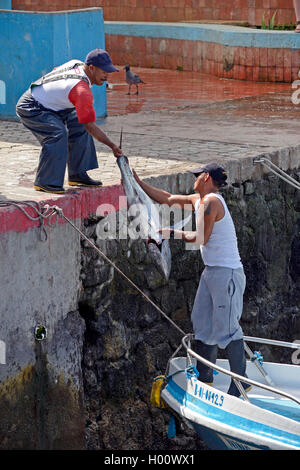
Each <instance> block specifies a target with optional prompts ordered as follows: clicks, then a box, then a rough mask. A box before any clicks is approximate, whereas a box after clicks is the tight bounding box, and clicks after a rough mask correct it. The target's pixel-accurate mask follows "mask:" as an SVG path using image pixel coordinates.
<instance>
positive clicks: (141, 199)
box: [117, 155, 191, 279]
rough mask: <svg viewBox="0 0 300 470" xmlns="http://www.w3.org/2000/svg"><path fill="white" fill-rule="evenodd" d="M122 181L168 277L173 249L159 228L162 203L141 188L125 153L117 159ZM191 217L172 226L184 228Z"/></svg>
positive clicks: (158, 263) (142, 231)
mask: <svg viewBox="0 0 300 470" xmlns="http://www.w3.org/2000/svg"><path fill="white" fill-rule="evenodd" d="M117 164H118V166H119V168H120V172H121V176H122V183H123V187H124V191H125V194H126V197H127V203H128V208H129V211H130V209H132V208H133V207H134V210H135V216H136V217H138V218H139V225H140V236H141V238H144V239H145V241H146V243H147V244H148V250H149V253H150V256H151V258H152V260H153V262H154V263H155V265H156V266H157V267H158V268H160V270H161V271H162V272H163V274H164V276H165V278H166V279H169V276H170V272H171V249H170V243H169V240H168V239H163V238H162V235H161V233H159V232H158V229H159V228H161V227H162V224H161V218H162V214H161V210H160V205H159V204H158V203H156V202H154V201H153V200H152V199H151V198H150V197H149V196H148V195H147V194H146V193H145V191H144V190H143V189H142V188H141V186H140V185H139V184H138V182H137V181H136V179H135V177H134V176H133V174H132V171H131V169H130V166H129V162H128V158H127V157H126V156H125V155H123V156H122V157H119V158H118V159H117ZM190 219H191V215H190V216H189V217H187V218H185V219H184V220H182V221H180V222H179V223H177V224H175V225H174V227H172V228H175V229H176V228H182V227H183V226H184V225H186V224H187V222H188V221H189V220H190Z"/></svg>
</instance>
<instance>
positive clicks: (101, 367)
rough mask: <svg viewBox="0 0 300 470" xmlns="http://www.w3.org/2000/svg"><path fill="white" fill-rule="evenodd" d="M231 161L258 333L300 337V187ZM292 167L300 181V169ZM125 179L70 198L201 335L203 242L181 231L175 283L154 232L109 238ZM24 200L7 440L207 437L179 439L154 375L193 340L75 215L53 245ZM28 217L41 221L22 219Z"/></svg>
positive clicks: (3, 371) (287, 163)
mask: <svg viewBox="0 0 300 470" xmlns="http://www.w3.org/2000/svg"><path fill="white" fill-rule="evenodd" d="M296 155H298V154H296V153H295V154H292V153H291V154H289V155H287V153H286V152H285V153H284V155H282V157H281V158H280V156H279V155H277V164H278V165H280V166H281V168H283V169H287V168H288V167H290V168H295V167H297V164H296V163H295V162H299V160H297V159H296ZM228 167H229V170H228V171H229V174H230V175H231V177H230V184H229V186H228V188H227V189H225V190H224V191H223V194H224V197H225V199H226V200H227V203H228V206H229V208H230V210H231V213H232V216H233V219H234V222H235V225H236V229H237V237H238V242H239V247H240V253H241V257H242V260H243V263H244V266H245V272H246V276H247V287H246V292H245V302H244V313H243V317H242V326H243V329H244V333H245V334H246V335H250V336H251V335H252V336H262V337H268V338H274V339H282V340H286V341H294V340H299V339H300V311H299V300H300V288H299V287H300V269H299V252H300V235H299V225H300V222H299V221H300V218H299V213H300V193H299V191H297V190H296V189H294V188H292V187H291V186H289V185H287V184H286V183H284V182H282V180H279V179H278V178H277V177H275V176H272V175H270V174H268V173H267V172H266V171H263V170H262V169H261V168H260V166H254V165H253V163H252V160H247V159H245V161H242V162H236V161H232V162H228V163H227V168H228ZM287 171H288V172H289V173H291V174H293V175H294V176H295V177H296V178H298V180H299V177H300V174H299V169H298V170H288V169H287ZM297 171H298V173H297ZM255 174H256V176H257V177H255V176H254V175H255ZM247 175H248V176H247ZM239 181H242V183H239ZM150 182H151V184H153V185H156V186H158V187H161V188H165V189H170V190H171V191H172V192H174V193H175V192H177V193H178V192H179V193H183V194H185V193H188V192H191V190H192V187H191V185H192V178H191V177H190V175H189V174H179V175H168V176H161V177H160V178H158V179H157V180H155V179H151V180H150ZM113 188H114V187H110V188H103V189H100V190H95V191H94V190H92V189H91V190H84V191H81V192H80V194H79V195H77V197H74V195H72V194H71V195H69V196H64V197H62V198H61V199H60V200H59V205H60V207H62V209H63V210H64V213H65V215H66V216H67V217H70V219H71V220H72V221H73V222H74V223H75V224H76V226H78V227H82V229H83V230H84V233H85V234H86V235H87V236H88V237H89V238H90V239H91V240H93V241H95V242H96V244H97V246H98V247H99V248H100V249H101V250H103V252H104V253H105V254H106V255H107V256H108V257H109V258H110V259H111V260H112V261H114V262H115V263H116V265H117V266H118V267H119V268H120V269H121V270H122V271H123V272H124V273H125V274H126V275H127V276H128V277H129V278H130V279H131V280H132V281H134V282H135V283H136V284H137V286H138V287H139V288H140V289H142V291H143V292H145V294H147V295H148V296H149V297H150V298H151V299H152V301H154V302H155V303H156V304H157V305H158V306H159V307H160V308H161V309H162V310H163V311H164V312H165V313H166V314H167V315H168V316H170V318H171V319H172V320H173V321H174V322H176V324H177V325H178V326H179V327H180V328H181V329H182V330H183V331H184V332H187V333H189V332H191V331H192V329H191V323H190V313H191V309H192V306H193V301H194V297H195V293H196V289H197V285H198V282H199V278H200V274H201V271H202V268H203V265H202V261H201V258H200V254H199V252H198V250H197V251H195V250H192V251H190V250H186V249H185V245H184V243H183V242H182V241H180V240H174V241H172V242H171V250H172V271H171V275H170V279H169V281H168V282H167V281H166V280H165V279H164V278H163V276H162V275H161V273H160V272H159V270H158V269H157V267H156V266H155V265H154V264H153V262H152V261H151V257H150V256H149V252H148V248H147V245H146V244H145V242H144V241H142V240H127V239H124V240H123V239H122V240H119V241H118V240H116V239H110V240H103V237H102V238H101V237H100V236H99V234H100V232H101V231H99V224H102V223H103V220H104V219H102V218H101V217H97V216H96V215H95V214H96V213H97V211H96V209H97V207H98V206H99V205H100V204H104V203H108V202H112V203H113V204H112V206H114V207H116V209H119V208H120V207H121V211H122V210H123V207H124V206H118V205H117V201H116V199H118V196H119V195H120V194H121V193H120V192H118V191H119V187H116V188H115V196H114V197H113V194H112V193H113V192H114V191H113ZM68 198H69V199H68ZM97 198H98V199H97ZM56 203H57V201H56ZM16 210H17V209H11V210H7V211H6V213H4V212H5V211H4V210H1V212H0V216H1V224H0V259H1V264H2V266H5V269H2V270H1V273H0V287H1V289H0V295H1V302H0V305H1V318H2V321H1V324H0V340H1V341H2V342H3V341H4V342H5V343H6V347H7V348H6V361H3V355H1V356H0V361H1V362H0V415H1V421H0V449H108V450H111V449H118V450H134V449H144V450H148V449H149V450H169V449H179V450H180V449H181V450H186V449H189V450H193V449H201V448H203V445H202V443H201V441H200V440H199V439H198V438H196V437H195V435H194V433H193V432H192V431H191V430H189V429H186V428H185V427H184V426H183V427H179V428H178V430H177V437H176V439H174V440H170V439H168V437H167V426H168V420H169V413H168V412H167V411H166V410H159V409H156V408H154V407H152V406H151V405H150V400H149V398H150V392H151V387H152V380H153V378H154V377H156V376H157V375H159V374H161V373H164V372H165V369H166V366H167V361H168V359H169V358H170V356H171V354H173V352H174V351H175V350H176V349H177V347H178V346H179V345H180V342H181V335H180V334H179V332H178V331H177V329H175V328H174V327H173V326H172V325H170V324H169V322H168V321H167V320H166V319H164V318H162V317H161V314H160V313H159V312H158V311H157V310H156V309H155V308H154V307H153V306H152V305H151V304H149V303H148V302H147V301H146V300H145V299H144V298H143V297H142V296H141V295H140V294H139V293H138V292H137V291H136V290H135V289H134V288H133V287H132V286H131V285H129V283H128V282H127V280H126V279H124V278H123V276H121V275H120V274H119V273H118V272H117V271H115V270H114V269H113V268H112V267H111V266H110V265H109V264H106V262H105V261H104V260H103V259H102V258H101V257H100V256H99V255H98V254H97V252H96V251H95V250H94V249H93V248H91V247H90V245H89V244H88V243H87V241H81V242H80V239H79V235H78V233H77V232H75V231H74V230H73V229H72V228H71V227H70V226H69V225H68V224H65V223H63V222H60V223H57V224H56V226H55V227H48V228H47V232H48V239H47V240H46V241H45V242H44V243H43V242H41V241H40V240H39V238H38V236H39V229H38V228H37V225H38V223H37V222H35V223H33V222H31V221H29V220H28V219H26V218H25V216H20V215H18V216H17V215H16V213H15V211H16ZM111 215H113V213H111ZM22 217H23V219H24V221H25V220H26V224H28V225H26V226H25V225H24V224H25V222H24V224H23V225H22V224H21V222H22V220H23V219H22ZM83 221H84V222H83ZM13 223H15V225H14V227H15V229H14V230H13ZM29 224H35V225H34V227H31V228H29ZM16 226H17V227H18V230H17V229H16ZM117 227H118V226H117ZM5 229H6V231H5ZM39 324H41V325H44V326H45V327H46V328H47V337H46V338H45V340H44V341H39V340H37V338H36V337H35V326H36V325H39ZM256 349H258V348H256ZM260 350H261V352H262V354H263V355H264V359H265V360H270V359H271V360H278V361H288V362H291V353H290V351H289V350H286V351H284V352H282V349H280V350H279V349H278V348H275V350H274V354H273V355H271V350H270V347H262V348H260ZM220 354H221V355H222V354H223V352H222V351H220Z"/></svg>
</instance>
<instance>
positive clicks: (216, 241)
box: [195, 193, 243, 269]
mask: <svg viewBox="0 0 300 470" xmlns="http://www.w3.org/2000/svg"><path fill="white" fill-rule="evenodd" d="M211 194H212V195H213V196H216V197H217V198H218V199H220V201H221V202H222V204H223V207H224V210H225V214H224V217H223V218H222V219H221V220H218V221H217V222H215V223H214V226H213V229H212V233H211V235H210V237H209V240H208V242H207V243H206V245H200V251H201V256H202V259H203V263H204V264H205V265H206V266H222V267H224V268H231V269H237V268H241V267H242V266H243V265H242V263H241V258H240V254H239V250H238V245H237V238H236V232H235V227H234V223H233V220H232V217H231V215H230V213H229V210H228V208H227V205H226V202H225V201H224V199H223V197H222V196H221V195H220V194H216V193H211ZM199 203H200V199H198V200H197V201H196V204H195V211H196V215H197V213H198V210H199ZM196 220H197V217H196Z"/></svg>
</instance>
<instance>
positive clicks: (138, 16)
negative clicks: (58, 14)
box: [12, 0, 295, 25]
mask: <svg viewBox="0 0 300 470" xmlns="http://www.w3.org/2000/svg"><path fill="white" fill-rule="evenodd" d="M89 7H102V8H103V15H104V20H106V21H153V22H157V21H162V22H165V21H166V22H177V21H195V20H243V21H248V22H249V23H250V24H256V25H260V24H261V19H262V15H263V13H264V12H266V15H265V16H266V18H269V17H271V16H272V15H273V13H274V12H275V11H276V10H277V22H278V23H279V24H285V23H290V22H293V23H294V22H295V14H294V9H293V1H292V0H230V1H227V2H226V1H224V0H12V8H13V9H15V10H31V11H55V10H75V9H77V8H89Z"/></svg>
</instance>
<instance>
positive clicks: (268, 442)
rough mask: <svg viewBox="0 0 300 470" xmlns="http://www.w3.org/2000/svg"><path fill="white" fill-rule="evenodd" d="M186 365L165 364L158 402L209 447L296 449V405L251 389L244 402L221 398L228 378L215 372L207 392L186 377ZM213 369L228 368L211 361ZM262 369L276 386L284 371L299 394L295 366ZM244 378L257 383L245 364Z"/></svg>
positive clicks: (180, 361)
mask: <svg viewBox="0 0 300 470" xmlns="http://www.w3.org/2000/svg"><path fill="white" fill-rule="evenodd" d="M186 365H187V363H186V358H183V357H178V358H175V359H172V360H171V363H170V370H169V374H170V376H171V378H170V379H169V381H168V383H167V385H166V387H165V388H164V390H163V391H162V398H163V400H164V401H165V402H166V403H167V404H168V405H169V407H170V408H171V409H172V410H174V411H175V412H176V413H177V414H178V415H179V416H180V417H182V418H184V419H185V420H187V421H188V422H189V423H190V424H191V425H192V426H193V428H194V429H195V431H196V432H197V433H198V434H199V435H200V437H201V439H202V440H203V441H204V442H206V444H207V445H208V446H209V447H210V448H212V449H231V450H232V449H235V450H237V449H244V450H249V449H264V450H265V449H276V450H280V449H281V450H284V449H293V450H296V449H297V450H300V406H299V405H298V404H297V403H294V402H292V401H290V400H288V399H278V396H274V395H272V394H271V393H268V392H267V391H263V390H261V389H259V388H256V387H255V388H254V389H253V391H252V392H251V393H250V394H249V399H250V402H248V401H245V400H243V399H241V398H236V397H233V396H231V395H228V394H227V393H226V390H227V389H228V386H229V381H230V377H228V376H226V375H225V374H222V373H219V374H218V375H217V376H216V378H215V380H214V386H213V387H211V386H209V385H207V384H204V383H202V382H200V381H199V380H197V378H196V377H195V376H192V377H190V376H189V375H188V374H186V372H185V371H184V369H185V368H186ZM217 365H219V366H221V367H222V368H226V369H228V362H227V361H225V360H220V361H217ZM264 367H265V368H266V370H267V371H268V373H269V375H270V376H271V377H272V378H274V382H277V383H278V382H279V381H281V382H282V381H283V377H282V373H283V369H284V372H285V380H287V376H288V377H289V387H290V389H291V390H292V391H293V392H294V394H295V391H297V393H298V395H299V391H300V370H299V367H298V366H292V365H291V366H290V365H282V364H273V363H266V364H265V365H264ZM180 371H181V372H180ZM174 372H177V373H175V374H174ZM172 374H174V375H172ZM247 374H248V377H249V378H252V379H253V380H256V381H260V382H262V378H261V377H260V376H259V372H258V371H257V370H256V368H255V366H254V364H253V363H251V362H248V363H247ZM286 385H287V384H286V383H285V386H286Z"/></svg>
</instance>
